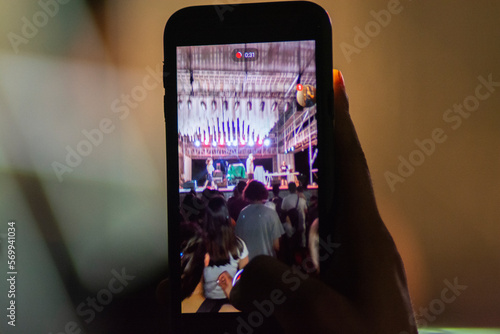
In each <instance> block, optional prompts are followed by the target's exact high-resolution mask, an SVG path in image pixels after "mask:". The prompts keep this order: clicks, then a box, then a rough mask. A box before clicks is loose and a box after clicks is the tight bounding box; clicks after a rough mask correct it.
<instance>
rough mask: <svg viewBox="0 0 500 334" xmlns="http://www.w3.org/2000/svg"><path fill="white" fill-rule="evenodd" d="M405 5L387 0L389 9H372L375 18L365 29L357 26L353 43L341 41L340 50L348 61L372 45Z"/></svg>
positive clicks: (398, 0) (371, 12)
mask: <svg viewBox="0 0 500 334" xmlns="http://www.w3.org/2000/svg"><path fill="white" fill-rule="evenodd" d="M408 1H412V0H408ZM403 9H404V7H403V5H402V4H401V1H400V0H389V1H388V2H387V9H381V10H379V11H375V10H371V11H370V15H371V16H372V17H373V20H371V21H368V22H367V23H366V24H365V26H364V27H363V29H361V28H360V27H358V26H355V27H354V28H353V29H354V32H355V33H356V34H355V35H354V39H353V43H352V44H349V43H346V42H342V43H340V50H342V53H343V54H344V57H345V58H346V59H347V63H350V62H351V61H352V56H353V55H354V54H360V53H361V50H363V49H364V48H366V47H367V46H368V45H370V43H371V41H372V40H373V39H374V38H376V37H377V36H378V35H379V34H380V32H381V31H382V29H384V28H386V27H387V26H388V25H389V24H390V23H391V21H392V17H393V16H394V15H399V14H400V13H401V12H402V11H403Z"/></svg>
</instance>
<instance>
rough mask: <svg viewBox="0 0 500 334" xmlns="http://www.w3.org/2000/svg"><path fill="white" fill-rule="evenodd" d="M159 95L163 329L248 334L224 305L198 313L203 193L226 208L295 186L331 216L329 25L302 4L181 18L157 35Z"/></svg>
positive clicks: (198, 10) (226, 8) (187, 11)
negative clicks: (165, 276)
mask: <svg viewBox="0 0 500 334" xmlns="http://www.w3.org/2000/svg"><path fill="white" fill-rule="evenodd" d="M164 87H165V97H164V99H165V100H164V113H165V124H166V146H167V158H166V159H167V160H166V166H167V196H168V201H167V202H168V203H167V206H168V215H167V216H168V217H167V218H168V249H169V276H170V283H171V296H170V300H171V307H170V323H171V324H172V332H174V333H191V332H199V331H200V330H202V331H204V332H206V333H238V331H240V332H245V331H246V332H248V330H249V329H248V328H249V327H248V326H249V325H248V324H246V327H245V328H246V329H244V328H243V327H242V323H241V321H240V320H241V319H247V318H245V317H244V316H242V314H241V313H240V312H239V311H238V310H236V309H234V308H233V309H232V308H231V307H230V305H228V306H227V307H222V308H220V309H218V311H217V312H200V309H199V308H198V305H199V303H200V302H201V301H202V300H203V298H204V296H203V292H201V293H200V291H199V290H197V289H199V284H198V283H199V281H198V279H199V277H200V275H202V272H203V266H204V265H206V263H205V264H204V260H203V258H204V254H205V250H204V248H203V247H204V245H203V238H202V237H201V235H202V234H203V233H202V231H201V229H202V228H200V226H201V225H200V224H198V223H199V222H200V221H202V220H203V206H204V205H205V203H206V196H207V194H210V192H207V189H216V190H217V192H218V194H222V195H223V196H224V197H225V198H226V199H227V198H229V197H230V196H232V194H233V190H234V188H235V186H236V184H237V183H238V182H239V181H242V180H243V181H247V180H249V179H256V180H258V181H260V182H262V183H263V184H264V185H265V186H266V187H267V189H268V190H271V188H272V186H273V185H275V184H279V185H280V186H281V189H282V191H283V194H286V192H287V186H286V184H290V183H296V185H300V186H302V187H303V188H304V189H305V193H306V196H308V197H312V196H316V197H317V198H318V212H319V213H318V216H319V219H320V220H321V217H331V209H332V205H331V203H333V187H334V184H333V167H334V160H333V156H334V155H333V130H334V126H333V122H334V120H333V79H332V28H331V22H330V18H329V16H328V14H327V13H326V12H325V11H324V10H323V9H322V8H321V7H319V6H318V5H316V4H314V3H311V2H305V1H293V2H276V3H256V4H234V5H233V4H226V5H211V6H196V7H188V8H184V9H181V10H179V11H178V12H176V13H174V14H173V15H172V16H171V17H170V18H169V20H168V22H167V24H166V27H165V32H164ZM328 203H330V204H328ZM186 221H190V224H186ZM193 222H194V223H193ZM197 222H198V223H197ZM320 227H321V224H320ZM321 231H322V229H321V228H320V234H321V233H322V232H321ZM323 231H324V229H323ZM320 237H321V236H320ZM188 253H189V254H188ZM192 277H195V278H194V279H192ZM186 291H187V292H186ZM238 319H240V320H238ZM270 326H272V325H270ZM250 329H251V330H252V332H254V333H257V332H260V331H259V330H260V328H259V329H257V328H253V327H252V326H250Z"/></svg>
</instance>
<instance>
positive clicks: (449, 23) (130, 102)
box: [0, 0, 500, 333]
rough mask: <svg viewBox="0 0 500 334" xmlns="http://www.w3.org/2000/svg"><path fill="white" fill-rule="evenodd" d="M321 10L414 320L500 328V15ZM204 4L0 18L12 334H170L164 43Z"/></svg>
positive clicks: (492, 8)
mask: <svg viewBox="0 0 500 334" xmlns="http://www.w3.org/2000/svg"><path fill="white" fill-rule="evenodd" d="M241 2H246V1H241ZM316 2H317V3H318V4H319V5H321V6H322V7H324V8H325V9H326V10H327V11H328V12H329V13H330V16H331V18H332V23H333V28H334V50H333V51H334V67H336V68H338V69H340V70H341V71H342V72H343V74H344V78H345V81H346V87H347V90H348V94H349V98H350V104H351V115H352V118H353V120H354V123H355V126H356V128H357V131H358V135H359V137H360V140H361V143H362V145H363V147H364V150H365V153H366V156H367V160H368V164H369V167H370V170H371V175H372V179H373V183H374V187H375V192H376V196H377V201H378V204H379V207H380V211H381V214H382V216H383V218H384V220H385V222H386V224H387V226H388V228H389V230H390V231H391V233H392V234H393V236H394V238H395V241H396V243H397V245H398V247H399V249H400V252H401V254H402V257H403V260H404V262H405V265H406V270H407V275H408V281H409V286H410V290H411V291H410V292H411V295H412V298H413V303H414V308H415V311H416V314H417V319H418V320H419V322H420V324H421V325H422V326H429V327H442V328H444V327H446V328H449V327H465V328H467V327H477V328H488V327H489V328H491V327H500V314H499V311H498V310H499V308H498V306H499V300H500V286H499V285H498V279H499V278H500V261H499V254H500V243H499V241H498V240H499V237H500V224H499V220H500V219H499V218H500V205H499V200H500V193H499V189H500V176H499V171H500V132H499V129H500V114H499V108H500V62H499V61H498V60H499V59H500V44H499V43H498V42H499V41H500V23H499V21H498V18H499V17H500V2H498V1H494V0H489V1H488V0H480V1H475V2H470V1H444V0H439V1H432V2H425V1H412V0H400V1H396V0H376V1H370V2H367V1H361V0H352V1H340V0H338V1H337V0H325V1H316ZM235 3H238V2H234V1H226V2H224V1H222V3H221V4H222V5H226V6H230V5H231V4H235ZM201 4H209V5H212V4H216V3H215V2H213V1H211V0H209V1H187V0H186V1H182V2H181V1H174V2H172V1H155V0H148V1H117V0H107V1H94V0H87V1H83V0H59V1H56V0H40V1H14V0H9V1H2V2H1V3H0V13H1V14H0V17H1V19H0V36H2V38H1V39H0V241H1V243H0V260H1V264H0V268H2V272H3V274H2V275H1V276H2V277H3V276H4V275H5V276H7V272H8V271H9V270H8V268H7V245H8V244H7V227H8V226H7V223H8V222H9V221H14V222H15V227H16V270H17V272H18V274H17V280H16V299H15V300H16V306H17V309H16V327H12V326H9V325H7V321H6V317H5V315H6V314H7V313H5V315H2V320H1V321H0V332H2V333H60V332H62V333H64V332H67V333H71V332H72V331H74V332H77V330H78V329H81V330H82V332H85V333H109V332H117V333H157V332H159V329H160V328H161V327H162V326H163V325H164V322H165V316H164V314H165V310H163V309H162V308H160V307H158V306H157V304H156V301H155V299H154V291H155V287H156V284H157V282H159V281H160V280H161V279H162V278H164V277H165V276H166V275H167V254H166V249H167V244H166V240H167V234H166V233H167V232H166V218H165V216H166V203H165V200H166V191H165V139H164V138H165V128H164V127H165V125H164V124H165V123H164V118H163V100H162V98H163V87H162V85H161V80H162V74H161V71H162V69H161V62H162V57H163V49H162V43H163V29H164V26H165V22H166V20H167V19H168V17H169V16H170V15H172V14H173V13H174V12H175V11H176V10H178V9H180V8H182V7H186V6H190V5H201ZM278 15H279V13H278ZM450 286H455V288H454V289H452V288H450ZM457 286H458V287H459V288H457ZM8 289H9V285H8V282H7V281H6V279H5V278H3V279H2V280H0V294H1V295H2V297H1V298H0V308H1V309H2V310H4V311H3V312H6V311H5V310H6V308H7V307H8V302H9V300H8V298H6V295H7V291H8ZM445 289H448V290H446V291H445ZM443 291H445V292H443ZM452 297H455V298H452ZM7 320H8V319H7ZM495 332H500V330H499V331H495Z"/></svg>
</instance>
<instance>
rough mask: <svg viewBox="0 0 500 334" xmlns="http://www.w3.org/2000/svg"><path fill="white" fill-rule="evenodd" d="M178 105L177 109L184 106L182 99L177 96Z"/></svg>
mask: <svg viewBox="0 0 500 334" xmlns="http://www.w3.org/2000/svg"><path fill="white" fill-rule="evenodd" d="M178 105H179V110H182V107H184V104H183V103H182V100H181V99H180V98H179V102H178Z"/></svg>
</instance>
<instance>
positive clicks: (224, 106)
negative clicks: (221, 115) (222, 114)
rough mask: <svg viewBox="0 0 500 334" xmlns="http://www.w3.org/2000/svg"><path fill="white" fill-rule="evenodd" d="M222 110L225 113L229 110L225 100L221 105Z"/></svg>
mask: <svg viewBox="0 0 500 334" xmlns="http://www.w3.org/2000/svg"><path fill="white" fill-rule="evenodd" d="M222 108H223V109H224V111H227V110H228V109H229V108H228V103H227V100H224V102H223V103H222Z"/></svg>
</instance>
